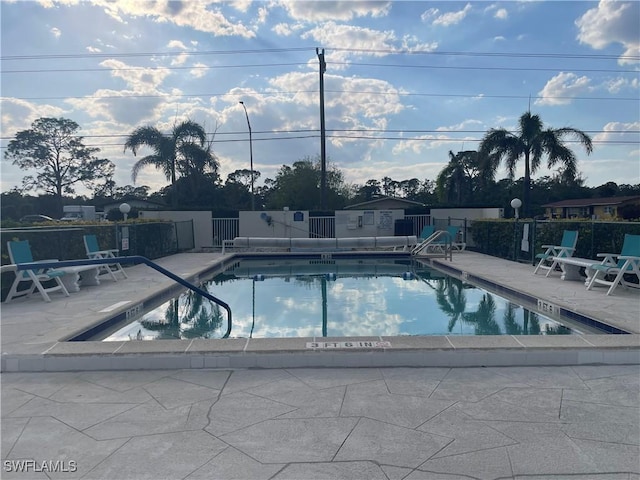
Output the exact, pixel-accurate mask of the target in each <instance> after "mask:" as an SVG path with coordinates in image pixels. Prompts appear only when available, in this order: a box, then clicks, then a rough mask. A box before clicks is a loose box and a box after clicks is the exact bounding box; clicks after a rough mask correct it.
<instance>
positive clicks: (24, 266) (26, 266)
mask: <svg viewBox="0 0 640 480" xmlns="http://www.w3.org/2000/svg"><path fill="white" fill-rule="evenodd" d="M114 263H125V264H126V263H144V264H145V265H147V266H149V267H151V268H153V269H154V270H156V271H158V272H160V273H162V274H163V275H165V276H167V277H169V278H170V279H172V280H174V281H176V282H178V283H179V284H180V285H182V286H183V287H186V288H188V289H189V290H193V291H194V292H196V293H198V294H200V295H202V296H203V297H205V298H207V299H209V300H210V301H212V302H213V303H215V304H217V305H220V306H221V307H222V308H224V309H225V310H226V311H227V318H228V320H229V322H228V326H227V332H226V333H225V334H224V336H223V337H222V338H228V337H229V335H231V325H232V322H231V308H230V307H229V305H228V304H227V303H226V302H223V301H222V300H220V299H219V298H216V297H214V296H213V295H211V294H210V293H209V292H206V291H204V290H202V289H201V288H199V287H196V286H195V285H193V284H192V283H189V282H187V281H186V280H185V279H183V278H180V277H179V276H177V275H176V274H175V273H172V272H170V271H169V270H167V269H165V268H162V267H161V266H160V265H158V264H157V263H155V262H152V261H151V260H149V259H148V258H147V257H142V256H139V255H133V256H131V257H111V258H91V259H87V260H85V259H82V260H60V261H55V262H50V261H48V262H30V263H19V264H17V265H16V270H18V271H21V270H33V269H35V268H37V269H42V268H53V269H60V268H64V267H80V266H84V265H111V264H114Z"/></svg>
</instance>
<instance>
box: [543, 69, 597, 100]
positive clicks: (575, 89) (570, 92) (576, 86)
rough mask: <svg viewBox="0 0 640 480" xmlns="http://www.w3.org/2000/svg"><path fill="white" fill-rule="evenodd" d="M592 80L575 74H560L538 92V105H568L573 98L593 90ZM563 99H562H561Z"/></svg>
mask: <svg viewBox="0 0 640 480" xmlns="http://www.w3.org/2000/svg"><path fill="white" fill-rule="evenodd" d="M590 83H591V80H589V78H587V77H585V76H582V77H578V76H577V75H576V74H575V73H566V72H560V73H559V74H558V75H556V76H555V77H553V78H552V79H551V80H549V81H548V82H547V83H546V85H545V86H544V88H543V89H542V90H540V91H539V92H538V96H539V97H542V98H538V99H537V100H536V101H535V104H536V105H568V104H570V103H571V97H577V96H580V95H582V94H584V93H588V92H590V91H591V90H592V88H591V86H590ZM559 97H562V98H559Z"/></svg>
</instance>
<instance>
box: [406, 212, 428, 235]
mask: <svg viewBox="0 0 640 480" xmlns="http://www.w3.org/2000/svg"><path fill="white" fill-rule="evenodd" d="M404 218H406V219H407V220H411V221H412V222H413V235H415V236H416V237H419V236H420V233H421V232H422V229H423V228H424V226H425V225H431V215H426V214H425V215H405V216H404Z"/></svg>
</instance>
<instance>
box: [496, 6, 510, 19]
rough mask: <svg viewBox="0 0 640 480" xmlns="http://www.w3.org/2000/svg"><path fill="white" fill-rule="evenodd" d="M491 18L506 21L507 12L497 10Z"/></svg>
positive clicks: (503, 9)
mask: <svg viewBox="0 0 640 480" xmlns="http://www.w3.org/2000/svg"><path fill="white" fill-rule="evenodd" d="M493 16H494V17H495V18H497V19H499V20H506V19H507V18H509V12H507V9H506V8H499V9H498V10H497V11H496V13H495V14H494V15H493Z"/></svg>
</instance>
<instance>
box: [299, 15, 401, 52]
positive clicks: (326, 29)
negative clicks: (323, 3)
mask: <svg viewBox="0 0 640 480" xmlns="http://www.w3.org/2000/svg"><path fill="white" fill-rule="evenodd" d="M301 37H302V38H303V39H307V38H312V39H314V40H316V41H318V42H320V43H321V44H324V45H332V46H333V47H336V48H351V49H358V50H393V48H394V41H395V40H396V37H395V34H394V33H393V31H379V30H372V29H370V28H364V27H357V26H353V25H342V24H337V23H335V22H327V23H325V24H323V25H322V26H320V27H316V28H313V29H311V30H309V31H307V32H305V33H304V34H302V36H301ZM371 54H372V55H376V56H382V55H387V53H386V52H385V53H375V52H372V53H371Z"/></svg>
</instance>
